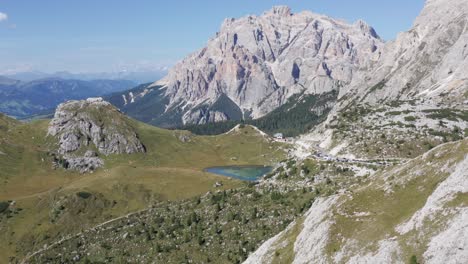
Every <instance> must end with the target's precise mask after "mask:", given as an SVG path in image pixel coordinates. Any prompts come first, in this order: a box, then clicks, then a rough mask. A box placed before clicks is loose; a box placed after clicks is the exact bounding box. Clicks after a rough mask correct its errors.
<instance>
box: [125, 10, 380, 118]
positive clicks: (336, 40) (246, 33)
mask: <svg viewBox="0 0 468 264" xmlns="http://www.w3.org/2000/svg"><path fill="white" fill-rule="evenodd" d="M382 46H383V41H382V40H381V39H380V38H379V37H378V35H377V34H376V33H375V31H374V30H373V29H372V27H370V26H368V25H367V24H365V23H364V22H360V23H359V24H358V26H356V25H353V24H348V23H346V22H344V21H342V20H337V19H333V18H330V17H327V16H324V15H318V14H314V13H312V12H309V11H303V12H300V13H296V14H292V12H291V9H290V8H289V7H284V6H281V7H273V8H272V9H271V10H270V11H267V12H265V13H264V14H263V15H260V16H245V17H241V18H238V19H233V18H232V19H227V20H225V21H224V23H223V25H222V26H221V29H220V31H219V32H218V33H217V34H216V35H215V36H214V37H213V38H211V39H210V40H209V41H208V43H207V45H206V47H204V48H202V49H201V50H199V51H197V52H195V53H193V54H191V55H189V56H188V57H186V58H185V59H184V60H182V61H181V62H179V63H178V64H177V65H175V66H174V67H173V68H172V69H171V70H170V71H169V73H168V75H167V76H166V77H165V78H163V79H162V80H160V81H158V82H156V83H154V84H153V85H151V86H150V87H149V88H152V87H158V88H157V89H164V92H163V94H164V97H165V98H166V99H167V100H165V101H166V105H165V113H164V114H166V115H171V116H174V115H177V116H178V118H180V119H179V121H178V124H202V123H206V122H212V121H224V120H230V119H234V117H233V116H230V115H229V114H228V112H227V110H226V109H216V110H213V109H211V106H212V105H214V104H215V103H216V102H217V101H218V100H219V98H220V97H223V98H224V99H226V98H227V99H228V100H229V101H230V102H232V103H229V105H230V106H234V108H235V109H234V112H236V113H240V115H239V114H236V115H235V116H236V118H237V117H238V116H241V117H242V118H246V119H249V118H259V117H262V116H264V115H266V114H268V113H269V112H271V111H272V110H274V109H276V108H277V107H279V106H281V105H283V104H285V103H286V102H287V100H288V99H289V98H290V97H291V96H292V95H294V94H298V93H302V92H304V91H305V92H306V93H307V94H317V95H320V94H322V93H327V92H330V91H332V90H336V89H338V87H340V86H342V85H344V84H347V83H349V82H350V81H351V80H352V78H353V75H354V72H355V71H357V70H358V69H360V68H363V67H364V68H366V67H369V65H371V64H372V61H374V60H376V59H377V58H378V57H379V50H380V48H381V47H382ZM161 86H162V87H161ZM145 94H147V93H145ZM154 94H160V92H157V93H154ZM129 96H131V97H132V98H141V96H138V95H135V94H133V95H129ZM224 99H223V100H224ZM122 100H123V101H125V99H124V98H122ZM158 100H159V99H158ZM127 101H128V99H127ZM134 104H135V105H138V101H135V102H134ZM129 107H130V106H129ZM136 107H137V106H136ZM158 109H159V108H158ZM231 110H232V109H229V112H231V113H232V112H233V111H231ZM167 113H176V114H167ZM213 116H216V118H214V119H213V118H212V117H213ZM155 118H158V117H155ZM155 124H156V125H159V124H158V123H155ZM175 125H177V124H175Z"/></svg>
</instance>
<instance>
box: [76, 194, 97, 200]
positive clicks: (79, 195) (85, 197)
mask: <svg viewBox="0 0 468 264" xmlns="http://www.w3.org/2000/svg"><path fill="white" fill-rule="evenodd" d="M76 195H77V196H78V197H80V198H83V199H88V198H89V197H91V195H93V194H92V193H89V192H77V193H76Z"/></svg>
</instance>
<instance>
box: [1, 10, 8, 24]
mask: <svg viewBox="0 0 468 264" xmlns="http://www.w3.org/2000/svg"><path fill="white" fill-rule="evenodd" d="M7 19H8V15H7V14H5V13H2V12H0V22H2V21H5V20H7Z"/></svg>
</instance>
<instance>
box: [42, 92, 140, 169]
mask: <svg viewBox="0 0 468 264" xmlns="http://www.w3.org/2000/svg"><path fill="white" fill-rule="evenodd" d="M48 135H49V136H52V137H55V138H57V139H58V148H57V154H58V155H59V156H61V157H62V158H63V159H65V160H66V163H67V166H66V167H67V168H70V169H77V170H79V171H82V172H87V171H90V170H93V169H95V168H98V167H101V166H102V165H103V161H102V160H101V159H100V158H99V157H98V155H99V154H103V155H110V154H131V153H137V152H145V151H146V150H145V147H144V146H143V144H142V143H141V142H140V140H139V138H138V135H137V134H136V132H135V130H134V128H133V127H132V125H131V124H130V120H129V119H128V118H127V117H125V116H124V115H123V114H121V113H120V112H119V111H118V110H117V109H116V108H115V107H113V106H112V105H111V104H109V103H108V102H106V101H103V100H102V99H101V98H90V99H87V100H82V101H69V102H66V103H63V104H61V105H59V106H58V107H57V110H56V112H55V116H54V118H53V119H52V121H51V122H50V125H49V129H48ZM80 153H84V154H80Z"/></svg>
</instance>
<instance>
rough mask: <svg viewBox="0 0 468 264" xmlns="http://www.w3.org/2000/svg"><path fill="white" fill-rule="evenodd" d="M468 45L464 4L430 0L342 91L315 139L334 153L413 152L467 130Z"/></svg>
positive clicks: (467, 11)
mask: <svg viewBox="0 0 468 264" xmlns="http://www.w3.org/2000/svg"><path fill="white" fill-rule="evenodd" d="M467 43H468V5H466V2H465V1H463V0H446V1H439V0H428V1H427V2H426V5H425V7H424V9H423V10H422V12H421V15H420V16H418V18H417V19H416V21H415V23H414V26H413V27H412V28H411V29H410V30H409V31H408V32H404V33H401V34H400V35H399V36H398V37H397V39H396V40H395V41H393V42H389V43H387V44H386V45H385V47H384V48H383V49H382V56H381V58H380V59H379V60H378V61H377V62H376V63H375V65H374V67H372V69H369V71H367V72H366V71H360V72H359V73H357V74H355V78H354V79H353V80H352V82H351V83H350V84H349V85H347V86H344V87H342V88H341V89H340V91H339V95H338V100H337V103H336V105H335V107H334V109H333V110H332V111H331V114H330V115H328V119H327V121H326V122H325V123H324V124H322V126H320V127H318V128H316V129H315V130H314V133H313V134H314V137H315V138H316V139H320V138H321V139H320V140H321V141H322V142H321V146H322V147H323V148H326V149H328V150H329V151H331V152H333V153H334V154H341V155H348V156H359V157H369V158H371V157H372V156H375V155H384V156H387V157H388V156H393V157H415V156H417V155H419V154H421V153H423V152H424V151H426V150H428V149H431V148H432V147H434V146H435V145H437V144H440V143H442V142H447V141H451V140H458V139H460V138H461V137H463V136H466V135H468V122H467V121H468V82H467V80H468V73H467V71H466V68H467V63H468V46H467V45H468V44H467ZM323 135H326V140H325V138H324V137H323ZM364 139H366V140H364Z"/></svg>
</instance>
